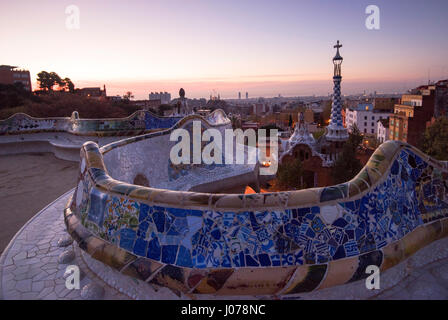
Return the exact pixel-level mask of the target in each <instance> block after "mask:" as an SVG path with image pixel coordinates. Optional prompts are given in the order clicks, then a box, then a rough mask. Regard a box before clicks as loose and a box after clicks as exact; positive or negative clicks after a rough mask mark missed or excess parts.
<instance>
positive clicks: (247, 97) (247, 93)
mask: <svg viewBox="0 0 448 320" xmlns="http://www.w3.org/2000/svg"><path fill="white" fill-rule="evenodd" d="M246 99H249V92H247V91H246Z"/></svg>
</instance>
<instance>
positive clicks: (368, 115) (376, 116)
mask: <svg viewBox="0 0 448 320" xmlns="http://www.w3.org/2000/svg"><path fill="white" fill-rule="evenodd" d="M389 115H390V112H382V111H379V110H374V108H373V104H371V103H359V104H358V106H357V107H355V108H347V109H346V112H345V123H346V125H347V129H348V131H349V132H351V130H352V126H353V125H355V124H356V126H357V127H358V129H359V131H360V132H361V133H362V134H365V135H372V136H375V135H376V134H377V131H378V120H381V119H387V118H388V117H389Z"/></svg>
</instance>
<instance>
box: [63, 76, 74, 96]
mask: <svg viewBox="0 0 448 320" xmlns="http://www.w3.org/2000/svg"><path fill="white" fill-rule="evenodd" d="M63 81H64V84H65V85H64V88H65V89H67V90H68V92H70V93H74V92H75V85H74V84H73V82H72V80H70V78H65V79H64V80H63Z"/></svg>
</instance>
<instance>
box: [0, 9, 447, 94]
mask: <svg viewBox="0 0 448 320" xmlns="http://www.w3.org/2000/svg"><path fill="white" fill-rule="evenodd" d="M70 4H71V3H69V2H66V1H61V2H56V3H55V2H53V1H44V2H39V3H29V2H25V1H17V2H14V3H1V4H0V9H1V10H2V19H1V21H0V30H2V31H0V32H1V34H2V38H3V39H4V41H3V44H2V57H1V64H11V65H17V66H19V67H21V68H25V69H28V70H30V72H31V77H32V80H33V88H34V89H35V88H36V82H35V80H36V75H37V73H38V72H40V71H42V70H46V71H55V72H57V73H58V74H59V75H61V76H63V77H70V78H71V79H72V81H73V82H74V83H75V85H76V86H77V87H88V86H102V85H103V84H106V87H107V90H108V95H116V94H119V95H122V94H124V93H125V92H126V91H132V92H133V94H134V96H135V98H137V99H146V98H147V97H148V93H149V92H151V91H168V92H170V93H171V94H172V95H173V98H174V97H176V96H177V92H178V90H179V88H180V87H183V88H184V89H185V90H186V93H187V97H189V98H200V97H208V96H209V95H210V93H212V92H213V91H216V92H219V93H220V96H221V97H222V98H224V99H228V98H232V99H235V98H237V96H238V92H239V91H241V92H244V93H245V92H246V91H247V92H249V97H257V96H266V97H271V96H272V97H273V96H278V94H281V95H282V96H299V95H327V94H329V93H331V91H332V83H331V81H330V80H329V79H330V77H331V71H332V68H331V58H332V56H333V48H332V46H333V45H334V43H335V42H336V40H340V41H341V42H342V43H343V45H344V47H343V48H342V50H341V54H342V56H343V57H344V64H343V77H344V82H343V85H342V92H343V94H354V93H361V92H363V91H364V90H367V91H368V92H373V91H378V92H382V93H394V92H398V93H399V92H403V91H406V90H407V89H409V88H412V87H415V86H416V85H419V84H424V83H427V82H428V79H431V80H438V79H442V78H447V77H448V63H447V62H446V59H445V56H446V52H447V50H448V44H447V43H446V41H444V42H443V41H441V39H444V30H446V28H447V26H448V21H447V20H446V19H443V14H444V13H445V12H446V9H447V8H448V3H447V2H446V1H430V2H428V3H421V2H419V1H394V2H393V3H389V2H386V1H376V3H375V5H377V6H378V7H379V8H380V17H381V25H380V30H368V29H367V28H366V27H365V19H366V17H367V16H368V15H367V14H366V13H365V8H366V7H367V6H368V5H369V4H371V3H370V2H367V1H356V2H353V1H339V2H337V3H335V2H334V1H318V2H317V3H316V2H314V3H312V4H310V3H306V2H294V1H281V2H279V3H270V2H265V1H247V2H244V3H237V2H234V1H228V2H226V3H218V2H209V1H207V2H206V1H192V2H188V3H184V2H180V1H164V2H161V1H150V2H142V1H133V2H132V3H131V4H129V5H125V4H123V3H120V2H117V1H107V2H105V1H97V2H94V3H91V2H87V1H77V2H76V4H75V5H76V6H77V7H78V8H79V10H80V29H79V30H68V29H67V28H66V26H65V20H66V18H67V16H68V15H67V14H66V13H65V9H66V7H67V6H69V5H70ZM423 8H424V10H423ZM18 12H19V13H20V14H19V15H17V13H18ZM411 20H412V22H413V23H412V24H410V23H408V22H409V21H411ZM118 22H119V23H118ZM11 25H13V26H14V27H13V28H11V27H10V26H11ZM7 26H9V27H7ZM6 30H8V31H6ZM55 39H57V40H58V41H54V40H55ZM70 61H72V62H73V63H67V62H70ZM243 98H244V97H243Z"/></svg>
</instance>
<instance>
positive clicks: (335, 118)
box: [325, 40, 348, 141]
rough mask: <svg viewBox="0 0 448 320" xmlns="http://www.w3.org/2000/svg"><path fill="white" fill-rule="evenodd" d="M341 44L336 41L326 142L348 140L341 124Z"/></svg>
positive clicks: (345, 130)
mask: <svg viewBox="0 0 448 320" xmlns="http://www.w3.org/2000/svg"><path fill="white" fill-rule="evenodd" d="M341 47H342V44H340V43H339V40H338V41H337V43H336V45H335V46H334V48H336V55H335V57H334V58H333V64H334V76H333V83H334V87H333V103H332V106H331V118H330V125H329V126H328V128H327V133H326V135H325V136H326V138H327V140H328V141H346V140H347V139H348V133H347V129H346V128H344V125H343V124H342V102H341V81H342V75H341V65H342V60H343V58H342V57H341V55H340V53H339V48H341Z"/></svg>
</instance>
